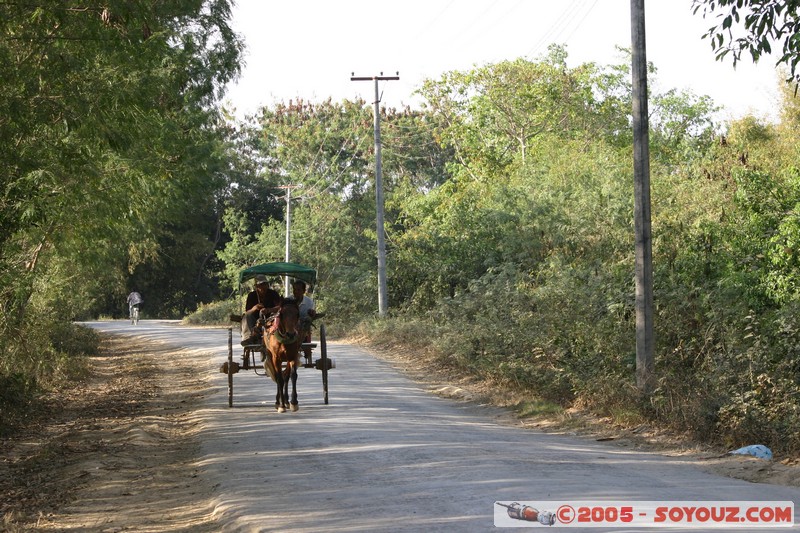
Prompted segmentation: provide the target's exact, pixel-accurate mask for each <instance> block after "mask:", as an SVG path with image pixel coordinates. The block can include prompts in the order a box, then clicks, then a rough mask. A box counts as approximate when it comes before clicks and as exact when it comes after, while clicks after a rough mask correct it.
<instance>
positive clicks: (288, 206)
mask: <svg viewBox="0 0 800 533" xmlns="http://www.w3.org/2000/svg"><path fill="white" fill-rule="evenodd" d="M296 187H297V185H282V186H280V187H278V188H279V189H284V190H285V191H286V253H285V255H284V261H286V262H287V263H288V262H289V258H290V257H291V251H292V239H291V234H292V189H294V188H296ZM283 294H284V296H286V297H287V298H288V297H289V296H291V295H292V292H291V289H290V288H289V276H284V277H283Z"/></svg>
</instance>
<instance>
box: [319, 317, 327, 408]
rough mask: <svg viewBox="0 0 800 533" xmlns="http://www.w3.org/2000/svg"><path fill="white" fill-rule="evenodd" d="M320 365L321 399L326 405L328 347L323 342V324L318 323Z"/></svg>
mask: <svg viewBox="0 0 800 533" xmlns="http://www.w3.org/2000/svg"><path fill="white" fill-rule="evenodd" d="M319 352H320V363H321V364H320V366H322V399H323V400H325V405H328V348H327V346H326V344H325V324H320V325H319Z"/></svg>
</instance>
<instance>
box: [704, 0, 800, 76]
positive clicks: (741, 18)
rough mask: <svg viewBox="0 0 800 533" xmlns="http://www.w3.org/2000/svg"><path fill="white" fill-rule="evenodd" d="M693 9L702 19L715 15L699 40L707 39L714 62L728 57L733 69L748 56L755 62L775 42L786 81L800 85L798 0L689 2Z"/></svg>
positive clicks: (769, 51) (711, 0)
mask: <svg viewBox="0 0 800 533" xmlns="http://www.w3.org/2000/svg"><path fill="white" fill-rule="evenodd" d="M693 6H694V13H697V12H698V11H701V10H702V13H703V17H704V18H705V17H708V16H710V15H712V14H716V17H715V18H716V21H717V23H716V24H714V25H713V26H711V27H710V28H709V29H708V32H707V33H706V34H705V35H704V36H703V37H705V38H710V39H711V47H712V48H713V50H714V51H715V52H716V54H717V59H718V60H722V59H723V58H724V57H726V56H727V55H728V54H730V55H731V57H732V58H733V65H734V66H736V64H737V63H738V62H739V61H740V60H741V58H742V54H744V53H749V54H750V57H752V59H753V62H757V61H758V60H759V59H760V58H761V56H762V55H764V54H770V53H772V45H773V44H775V43H778V44H780V46H781V52H780V55H779V57H778V61H777V62H776V64H777V65H782V64H783V65H787V66H788V67H789V70H790V76H789V78H788V80H794V82H795V83H800V73H799V72H797V65H798V63H800V14H798V12H797V10H798V7H800V0H693ZM788 80H787V81H788Z"/></svg>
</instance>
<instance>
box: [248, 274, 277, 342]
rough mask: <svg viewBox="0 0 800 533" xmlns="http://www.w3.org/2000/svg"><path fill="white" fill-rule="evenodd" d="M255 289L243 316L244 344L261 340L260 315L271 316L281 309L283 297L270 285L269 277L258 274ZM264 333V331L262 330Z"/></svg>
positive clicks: (249, 296) (250, 295)
mask: <svg viewBox="0 0 800 533" xmlns="http://www.w3.org/2000/svg"><path fill="white" fill-rule="evenodd" d="M255 283H256V287H255V290H254V291H252V292H250V294H248V295H247V300H246V302H245V304H244V309H245V311H244V316H242V342H241V344H242V346H245V345H247V344H255V343H259V342H261V336H260V335H259V331H258V330H257V328H256V324H257V323H258V319H259V317H262V316H263V317H265V318H266V317H269V316H270V315H272V314H273V313H277V312H278V311H279V310H280V307H281V302H282V301H283V299H282V298H281V295H280V294H278V292H277V291H276V290H274V289H272V288H270V286H269V282H268V281H267V277H266V276H264V275H263V274H258V275H257V276H256V277H255ZM262 333H263V332H262Z"/></svg>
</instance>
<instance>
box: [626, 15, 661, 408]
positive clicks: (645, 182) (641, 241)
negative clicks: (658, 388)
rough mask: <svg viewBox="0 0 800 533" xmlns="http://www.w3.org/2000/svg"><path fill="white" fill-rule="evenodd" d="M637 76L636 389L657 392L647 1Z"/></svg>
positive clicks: (635, 30) (637, 29)
mask: <svg viewBox="0 0 800 533" xmlns="http://www.w3.org/2000/svg"><path fill="white" fill-rule="evenodd" d="M631 44H632V46H631V48H632V51H633V53H632V63H633V64H632V69H631V71H632V74H633V183H634V185H633V194H634V208H633V218H634V232H635V235H636V250H635V256H636V386H637V387H638V388H639V390H640V391H642V392H643V393H644V394H650V393H651V392H652V390H653V371H654V368H655V356H654V346H655V339H654V333H653V242H652V230H651V224H650V132H649V130H650V124H649V120H648V114H647V98H648V96H647V53H646V47H645V23H644V0H631Z"/></svg>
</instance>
